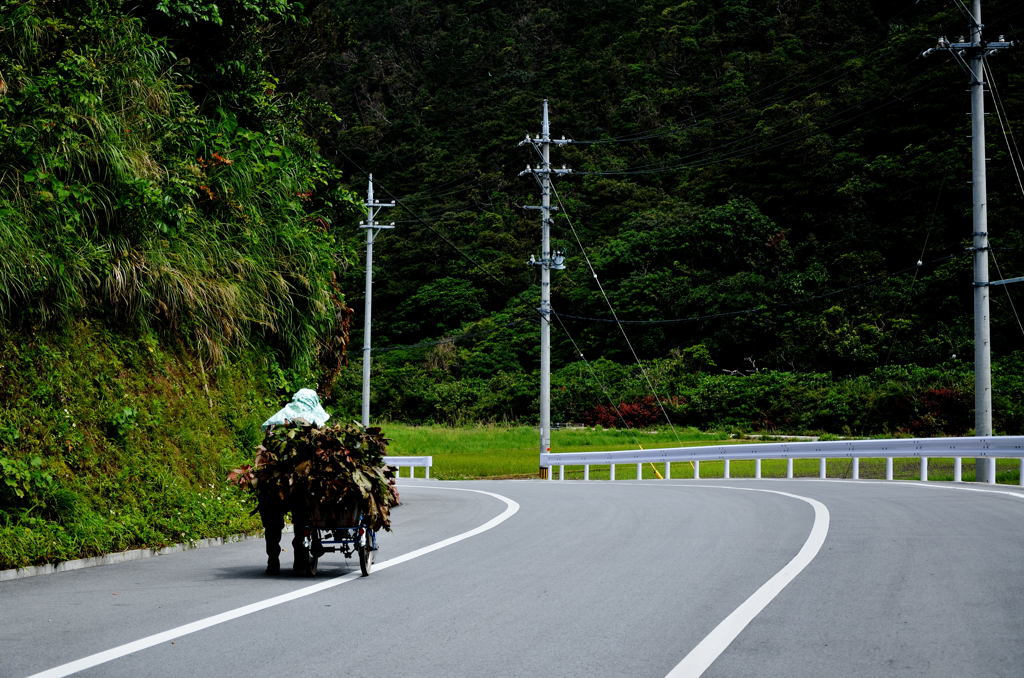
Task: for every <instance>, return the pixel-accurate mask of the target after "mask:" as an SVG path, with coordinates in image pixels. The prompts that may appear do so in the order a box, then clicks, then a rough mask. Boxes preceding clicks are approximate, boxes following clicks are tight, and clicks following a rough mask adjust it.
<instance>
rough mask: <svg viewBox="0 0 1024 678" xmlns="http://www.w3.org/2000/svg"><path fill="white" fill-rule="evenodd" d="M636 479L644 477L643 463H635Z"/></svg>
mask: <svg viewBox="0 0 1024 678" xmlns="http://www.w3.org/2000/svg"><path fill="white" fill-rule="evenodd" d="M636 479H637V480H643V479H644V465H643V464H637V465H636Z"/></svg>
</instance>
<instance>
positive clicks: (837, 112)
mask: <svg viewBox="0 0 1024 678" xmlns="http://www.w3.org/2000/svg"><path fill="white" fill-rule="evenodd" d="M308 14H309V16H310V18H311V21H310V22H309V23H308V24H307V30H308V33H306V34H305V35H304V36H303V39H302V40H301V43H299V44H301V47H300V48H299V49H298V50H296V49H294V48H293V49H288V48H284V49H282V50H281V51H280V52H278V53H276V54H275V58H274V62H275V63H276V64H277V66H275V68H276V71H275V72H277V73H278V74H279V75H280V77H281V79H282V80H281V82H282V85H285V86H287V87H288V88H290V89H291V90H292V91H295V92H303V93H308V94H310V95H311V96H313V97H316V98H317V99H318V100H320V101H323V102H325V103H326V104H328V105H329V106H330V107H331V109H332V110H333V111H334V112H335V113H336V114H337V115H338V120H336V121H335V123H334V124H333V125H332V126H331V127H330V129H328V130H325V132H324V133H323V134H322V135H321V136H320V137H319V138H320V139H321V142H322V148H323V149H324V152H325V153H326V154H328V155H329V156H330V157H331V158H332V160H333V161H334V162H335V163H336V164H337V166H339V167H341V168H342V169H343V170H344V171H345V174H346V176H347V177H349V178H352V179H354V180H353V181H350V182H349V183H348V184H347V185H348V186H349V187H350V188H351V189H352V190H353V191H354V192H364V191H365V183H366V173H369V172H372V173H373V174H374V176H375V178H376V181H377V182H378V185H377V187H376V190H377V195H378V196H380V195H381V192H382V189H383V192H384V196H386V197H385V199H387V198H388V197H389V198H390V199H394V200H396V201H397V202H398V205H397V206H396V208H395V209H394V210H386V211H384V214H383V216H382V218H383V219H385V220H394V221H396V224H397V227H396V229H395V230H394V231H391V232H387V233H385V234H383V235H382V236H381V238H380V241H379V244H378V245H377V246H376V248H375V257H376V259H375V264H376V265H375V269H376V270H375V275H374V279H375V292H374V306H373V308H374V309H375V311H374V316H375V317H376V318H377V321H376V323H375V335H374V346H375V353H374V356H375V360H376V361H377V363H378V365H379V368H378V369H377V370H376V374H377V375H378V376H379V383H380V388H381V389H382V390H381V392H380V397H378V398H377V401H378V402H376V403H375V410H383V411H385V412H387V413H388V414H389V415H390V416H394V417H401V416H403V415H406V416H408V415H413V416H415V417H418V418H429V417H430V416H431V415H432V414H433V413H435V412H437V413H438V416H439V418H441V419H453V418H458V416H459V414H458V412H455V411H453V409H454V408H451V407H447V408H446V407H444V402H448V401H450V400H451V397H452V396H451V393H452V390H453V389H451V388H446V387H445V385H446V384H452V383H455V382H456V381H457V382H458V383H460V384H461V385H462V386H466V385H467V384H471V383H477V384H478V385H479V387H478V388H476V389H472V388H470V389H468V390H470V391H473V390H475V391H476V392H477V393H478V394H479V396H472V397H470V398H467V400H477V399H478V397H484V396H486V394H488V393H491V392H495V391H503V392H504V393H505V394H506V395H507V396H508V397H509V399H512V398H513V397H514V396H515V394H516V393H517V392H521V391H522V390H523V388H524V387H523V385H522V384H518V376H517V375H519V374H522V373H524V372H525V373H527V374H529V373H531V372H535V370H536V369H537V367H536V361H537V358H536V354H537V349H536V346H537V318H536V315H537V312H536V308H537V305H538V302H537V298H538V295H539V292H538V287H537V283H538V272H537V270H536V268H535V267H530V266H527V265H525V264H526V260H527V258H528V256H529V255H530V254H534V253H539V231H540V228H539V222H538V220H537V213H536V212H530V211H526V210H523V209H522V206H523V205H531V204H537V200H538V197H537V187H536V185H535V183H534V182H533V180H532V179H531V178H530V177H521V176H519V173H520V171H521V170H522V169H524V167H525V166H526V165H527V164H528V163H532V162H535V158H534V157H532V156H531V151H530V149H529V148H528V147H521V146H519V144H518V142H519V141H520V140H521V139H522V138H523V136H524V134H531V135H537V134H538V133H539V131H540V113H541V101H542V100H543V99H548V100H549V102H550V106H551V111H552V114H551V115H552V133H553V135H554V136H555V137H556V138H557V137H560V136H562V135H564V136H566V137H568V138H571V139H573V140H574V141H575V142H576V143H573V144H571V145H567V146H562V147H558V148H556V149H555V150H554V151H553V154H554V163H555V165H556V166H559V165H562V164H564V165H566V166H567V167H570V168H572V169H573V171H574V174H573V175H569V176H565V177H562V178H559V179H558V180H557V181H556V198H557V203H556V204H557V205H558V206H559V207H560V208H561V211H560V213H558V214H557V217H556V219H555V222H554V224H553V227H552V228H553V237H554V239H555V247H557V248H558V249H561V250H563V251H565V252H566V259H567V269H566V270H565V271H558V272H556V273H555V274H554V291H553V294H554V302H553V306H554V311H555V314H556V322H555V326H554V330H555V331H554V334H555V339H554V341H555V358H554V364H555V366H556V369H557V368H558V367H559V366H571V365H572V364H573V363H575V362H577V361H578V360H579V354H580V353H582V354H583V355H584V356H586V357H587V358H588V359H590V360H593V359H595V358H600V359H604V360H608V361H611V362H613V363H615V364H632V363H634V362H635V361H636V360H641V361H665V360H668V361H670V362H674V363H677V366H676V367H677V369H678V370H682V371H689V372H692V371H694V369H693V365H694V363H695V362H696V363H697V364H699V366H700V367H702V368H703V370H699V371H703V372H714V373H732V374H736V373H742V374H750V373H759V372H763V371H785V372H788V373H794V372H796V373H820V374H829V375H832V376H833V377H839V378H846V377H850V378H859V377H863V376H864V375H869V374H870V373H872V372H873V371H875V370H877V369H878V368H884V367H891V366H899V365H915V366H922V367H927V368H938V370H939V372H940V373H950V372H955V373H958V374H961V375H962V374H964V373H965V371H966V372H969V371H970V369H971V366H970V362H971V360H972V357H973V350H972V345H973V336H972V331H973V325H972V319H971V318H972V313H973V309H972V301H971V299H972V285H971V275H972V274H971V253H970V251H969V250H968V248H969V247H970V245H971V233H972V227H971V189H970V178H971V177H970V141H969V138H968V137H969V134H970V117H969V115H966V113H968V112H969V110H970V109H969V101H968V97H967V95H966V93H965V89H966V83H967V75H966V74H965V72H964V70H963V68H962V67H961V66H960V65H958V63H957V61H956V60H955V59H954V58H953V57H952V56H950V55H949V54H948V53H947V54H940V55H933V56H931V57H929V58H923V57H922V56H921V52H922V51H923V50H924V49H926V48H928V47H932V46H934V45H935V43H936V40H937V37H938V36H940V35H947V34H948V35H950V36H951V39H953V38H956V37H957V33H967V32H968V28H967V27H968V26H969V19H968V17H967V16H966V15H965V12H964V8H963V3H959V2H940V1H936V2H902V3H879V2H873V3H863V2H846V1H843V0H833V1H793V2H760V1H756V0H755V1H750V0H734V1H722V2H714V3H700V2H682V3H677V2H604V3H594V4H593V5H586V6H580V5H579V4H578V3H562V2H516V3H503V2H477V3H463V2H430V3H426V2H381V3H374V2H370V3H358V4H357V3H330V2H328V3H323V4H320V5H316V6H311V7H310V8H309V11H308ZM1022 21H1024V9H1022V8H1021V7H1020V5H1019V3H1011V2H986V3H985V31H986V35H989V36H990V38H991V39H995V38H996V37H997V36H998V35H1001V34H1006V35H1008V36H1010V37H1011V38H1012V36H1014V35H1015V34H1016V33H1015V31H1016V30H1018V29H1019V28H1020V26H1021V22H1022ZM327 26H338V27H343V28H344V30H325V27H327ZM292 44H293V45H294V44H295V43H294V42H293V43H292ZM990 62H991V65H990V73H991V75H992V82H993V86H992V87H991V97H990V98H989V103H988V106H989V109H988V110H989V111H990V113H991V114H992V115H990V116H989V118H990V120H989V137H988V140H989V148H990V157H991V162H990V165H989V182H988V188H989V202H988V209H989V223H990V235H991V243H992V246H993V252H992V259H993V261H994V262H995V267H994V268H993V278H994V279H998V278H999V277H1006V278H1009V277H1013V276H1016V275H1019V274H1020V273H1021V270H1022V267H1024V261H1022V259H1021V245H1022V241H1021V235H1022V234H1021V232H1020V230H1019V229H1016V228H1015V227H1014V226H1015V224H1018V223H1020V221H1021V215H1022V209H1024V196H1022V186H1021V183H1020V178H1019V169H1017V170H1015V165H1014V163H1013V162H1012V159H1013V158H1015V157H1016V156H1017V149H1016V146H1015V145H1014V142H1013V141H1012V137H1009V136H1007V137H1004V134H1003V132H1004V131H1005V132H1006V133H1007V135H1011V134H1012V133H1013V132H1014V131H1015V130H1016V131H1018V132H1019V126H1020V122H1021V104H1022V103H1024V98H1022V97H1024V94H1022V92H1021V82H1022V78H1024V75H1022V71H1021V68H1020V66H1021V64H1022V63H1024V54H1022V52H1021V51H1020V50H1008V51H1005V52H1004V53H1002V54H1000V55H998V56H995V57H992V58H991V59H990ZM1008 149H1009V150H1008ZM1011 150H1012V155H1011V152H1010V151H1011ZM1016 167H1019V165H1016ZM351 233H352V236H351V237H352V238H354V239H358V238H360V237H362V235H363V234H362V233H359V232H358V229H356V228H352V229H351ZM357 246H358V242H356V243H355V245H354V247H357ZM997 271H998V273H997ZM362 273H363V272H362V268H361V267H359V266H355V267H353V268H352V269H350V271H349V273H348V275H347V276H345V277H344V281H345V282H344V285H343V286H344V288H345V290H346V292H347V294H348V299H349V302H350V303H351V304H352V306H353V307H354V308H355V309H356V310H357V317H359V316H360V315H361V313H360V312H361V307H362V300H361V296H362V279H361V276H362ZM1014 293H1015V292H1014V291H1013V289H1012V288H1011V287H1004V288H1001V289H998V290H997V289H994V290H993V294H992V303H993V313H992V323H993V332H994V341H993V346H994V352H995V355H996V357H997V359H998V358H999V357H1007V356H1010V355H1011V354H1013V353H1014V352H1015V351H1016V350H1018V349H1020V348H1022V343H1021V339H1022V328H1021V324H1020V321H1019V319H1018V317H1017V313H1016V310H1015V309H1014V307H1013V297H1012V295H1013V294H1014ZM615 318H618V319H620V320H622V321H623V325H622V326H621V329H620V327H618V326H617V325H616V324H615V323H614V322H612V321H613V320H614V319H615ZM356 341H358V335H356ZM354 343H355V342H354ZM693 356H700V359H698V360H696V361H695V360H694V359H693ZM424 368H426V371H427V373H428V375H429V377H424V378H429V380H430V381H431V382H432V383H433V384H434V385H435V386H434V390H435V391H437V392H438V395H437V396H436V397H434V398H433V400H434V401H436V402H434V403H433V404H431V403H424V402H419V403H417V402H412V400H414V399H413V398H410V397H408V388H407V387H408V384H409V383H410V377H411V374H412V373H415V374H416V375H417V376H422V373H423V371H424ZM568 369H569V371H570V372H571V371H572V370H573V368H571V367H570V368H568ZM388 375H400V376H397V377H395V378H394V379H390V378H389V376H388ZM495 375H502V379H499V380H498V383H494V382H495V379H496V377H495ZM609 378H611V377H609ZM559 379H560V376H559V375H557V374H556V385H557V384H558V383H559ZM509 380H511V381H515V382H517V387H516V388H507V389H506V388H504V385H505V383H506V382H508V381H509ZM882 380H883V381H884V379H882ZM561 381H562V383H563V385H566V386H571V384H566V383H565V382H566V381H571V376H569V375H567V374H566V373H563V374H562V375H561ZM484 382H488V385H484ZM676 383H677V384H678V382H676ZM958 383H959V384H961V385H962V384H963V383H965V382H964V381H963V380H960V381H959V382H958ZM966 384H967V388H968V389H969V388H970V380H969V378H968V379H967V380H966ZM391 385H393V387H390V386H391ZM389 387H390V388H389ZM591 387H592V388H593V384H591ZM957 388H959V386H958V387H957ZM385 389H386V390H385ZM355 390H357V389H354V388H350V389H348V391H347V392H348V393H352V392H353V391H355ZM466 390H467V389H461V391H462V392H465V391H466ZM594 390H595V391H596V390H597V389H594ZM625 390H627V391H630V393H629V394H628V395H626V394H623V393H622V391H623V387H622V385H621V380H620V381H618V382H617V383H616V386H614V387H612V388H610V393H609V394H608V397H610V398H611V399H612V400H615V401H618V400H622V399H628V398H638V397H640V396H641V395H642V394H641V393H639V392H634V391H635V390H631V389H629V388H625ZM645 390H646V391H647V394H648V395H652V393H653V392H654V391H657V390H659V389H658V385H654V388H653V389H652V388H650V387H647V388H646V389H645ZM663 390H664V393H661V394H659V397H661V396H668V397H673V396H685V394H684V393H679V392H678V390H679V389H678V388H673V387H671V386H669V387H667V388H665V389H663ZM959 395H960V396H963V397H964V398H966V401H967V402H969V401H970V399H971V394H970V393H969V392H965V391H964V390H963V389H962V388H960V390H959ZM601 399H602V400H603V396H602V398H601ZM521 400H525V401H527V402H528V401H529V399H528V398H521ZM396 403H400V404H398V405H396ZM555 407H556V409H558V410H559V412H558V413H557V414H556V416H558V415H561V416H562V417H563V418H564V419H568V420H576V419H579V418H580V410H579V408H574V407H572V406H567V405H566V403H564V402H563V401H560V400H559V399H558V396H557V394H556V396H555ZM530 411H531V410H530V409H529V406H528V405H527V404H526V402H524V403H523V406H520V407H518V408H515V409H512V410H511V411H510V412H509V414H506V415H505V416H510V415H511V416H516V417H522V416H523V413H524V412H530ZM482 414H484V415H485V416H500V415H496V413H494V412H493V411H485V412H482ZM469 418H472V417H469ZM968 418H969V415H968ZM691 423H704V422H698V421H692V422H691ZM883 427H884V426H883ZM867 428H868V429H870V428H872V427H871V426H870V425H869V426H868V427H867ZM876 428H877V427H876ZM861 430H864V429H863V428H862V429H861Z"/></svg>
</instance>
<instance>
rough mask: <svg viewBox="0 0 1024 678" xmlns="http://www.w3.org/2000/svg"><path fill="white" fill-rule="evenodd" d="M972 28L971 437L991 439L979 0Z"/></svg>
mask: <svg viewBox="0 0 1024 678" xmlns="http://www.w3.org/2000/svg"><path fill="white" fill-rule="evenodd" d="M972 10H973V14H974V18H973V23H972V25H971V46H972V50H971V53H970V67H971V180H972V182H973V183H972V193H973V201H972V205H973V209H972V214H973V216H974V218H973V225H974V242H973V245H974V435H976V436H990V435H992V350H991V343H992V340H991V334H990V326H989V285H988V283H989V279H988V197H987V187H986V173H985V170H986V166H985V54H984V52H983V51H982V49H981V45H982V42H981V40H982V37H981V28H982V23H981V0H974V6H973V8H972ZM974 464H975V466H974V468H975V479H976V480H978V481H982V480H984V481H987V482H995V460H993V459H987V458H978V459H975V460H974Z"/></svg>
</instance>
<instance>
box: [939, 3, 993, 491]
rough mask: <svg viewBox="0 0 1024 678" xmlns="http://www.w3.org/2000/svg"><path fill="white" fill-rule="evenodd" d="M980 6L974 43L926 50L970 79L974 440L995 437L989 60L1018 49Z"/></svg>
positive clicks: (942, 43)
mask: <svg viewBox="0 0 1024 678" xmlns="http://www.w3.org/2000/svg"><path fill="white" fill-rule="evenodd" d="M984 27H985V26H984V24H982V22H981V0H973V5H972V8H971V32H970V40H969V41H968V40H965V39H964V38H963V37H961V38H960V39H959V40H958V41H957V42H954V43H951V42H949V40H947V39H946V38H945V37H944V36H943V37H940V38H939V40H938V44H936V46H935V47H933V48H931V49H928V50H925V51H924V52H923V53H922V55H923V56H928V55H929V54H932V53H934V52H937V51H946V52H950V53H951V54H952V55H953V57H954V58H956V59H957V60H958V61H960V62H961V63H965V62H966V63H965V65H966V66H967V69H968V71H969V72H970V76H971V83H970V84H971V158H972V160H971V184H972V190H973V210H972V214H973V230H974V234H973V243H972V249H973V251H974V435H976V436H991V435H992V351H991V335H990V332H989V287H990V286H991V283H990V282H989V275H988V250H989V244H988V206H987V200H988V197H987V187H986V184H985V182H986V177H985V58H986V57H987V56H988V55H989V54H993V53H995V52H997V51H999V50H1002V49H1007V48H1009V47H1012V46H1013V43H1012V42H1007V41H1006V40H1004V39H1003V36H999V40H997V41H995V42H985V41H984V40H983V39H982V35H981V31H982V29H983V28H984ZM974 464H975V466H974V468H975V480H977V481H983V482H988V483H994V482H995V481H996V468H995V460H994V459H990V458H987V457H982V458H977V459H975V460H974Z"/></svg>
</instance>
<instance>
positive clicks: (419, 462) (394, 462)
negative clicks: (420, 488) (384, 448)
mask: <svg viewBox="0 0 1024 678" xmlns="http://www.w3.org/2000/svg"><path fill="white" fill-rule="evenodd" d="M384 463H385V464H387V465H388V466H397V467H398V476H399V477H401V475H402V469H403V468H405V467H408V468H409V477H410V478H415V477H416V467H418V466H420V467H423V469H424V471H423V477H424V478H429V477H430V467H431V466H433V465H434V458H433V457H392V456H387V457H384Z"/></svg>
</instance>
